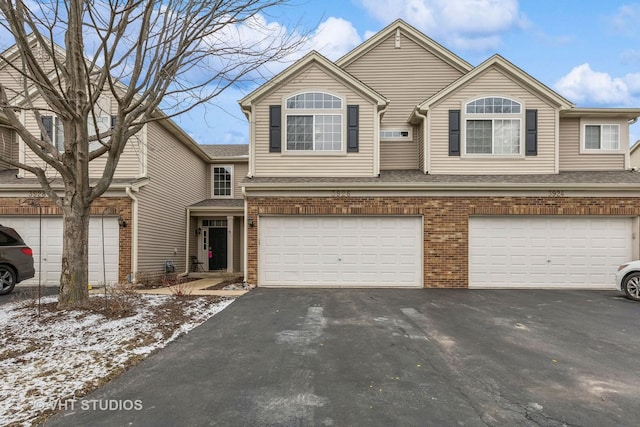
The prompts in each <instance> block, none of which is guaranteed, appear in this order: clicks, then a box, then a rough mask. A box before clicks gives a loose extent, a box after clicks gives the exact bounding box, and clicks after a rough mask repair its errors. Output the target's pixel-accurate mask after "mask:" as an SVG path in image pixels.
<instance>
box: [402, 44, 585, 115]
mask: <svg viewBox="0 0 640 427" xmlns="http://www.w3.org/2000/svg"><path fill="white" fill-rule="evenodd" d="M492 68H497V69H499V70H500V71H502V72H504V73H505V74H507V75H508V76H510V77H512V78H513V79H515V80H516V81H518V82H519V83H520V84H522V85H523V86H525V87H527V88H528V89H529V90H531V91H533V92H534V93H537V94H538V95H540V96H542V97H543V98H545V99H547V100H548V101H550V102H551V103H553V104H555V105H556V106H558V107H559V108H560V109H562V110H566V109H570V108H574V107H575V106H574V104H573V103H572V102H571V101H569V100H567V99H566V98H565V97H563V96H562V95H560V94H559V93H557V92H555V91H554V90H552V89H551V88H549V87H548V86H546V85H544V84H543V83H541V82H540V81H538V80H536V79H535V78H533V77H531V76H530V75H529V74H528V73H526V72H525V71H523V70H522V69H521V68H519V67H517V66H515V65H513V64H512V63H511V62H509V61H507V60H506V59H504V58H503V57H502V56H500V55H498V54H495V55H493V56H492V57H490V58H489V59H487V60H486V61H484V62H483V63H482V64H480V65H478V66H477V67H476V68H474V69H473V70H472V71H470V72H469V73H467V74H465V75H464V76H462V77H460V78H459V79H457V80H456V81H454V82H453V83H451V84H450V85H449V86H447V87H445V88H444V89H442V90H441V91H440V92H438V93H436V94H434V95H433V96H431V97H430V98H428V99H426V100H425V101H423V102H422V103H420V104H418V106H417V107H416V109H417V110H420V111H427V110H428V109H429V107H430V106H432V105H433V104H435V103H437V102H438V101H440V100H442V99H444V98H446V97H447V96H448V95H450V94H451V93H452V92H454V91H455V90H457V89H459V88H461V87H463V86H464V85H466V84H467V83H469V82H471V81H472V80H474V79H476V78H477V77H479V76H480V75H482V74H483V73H485V72H486V71H487V70H489V69H492ZM412 117H413V114H412Z"/></svg>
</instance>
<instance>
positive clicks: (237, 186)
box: [233, 162, 249, 199]
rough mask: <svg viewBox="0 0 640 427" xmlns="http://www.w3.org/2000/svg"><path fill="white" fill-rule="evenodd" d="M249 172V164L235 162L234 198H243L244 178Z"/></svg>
mask: <svg viewBox="0 0 640 427" xmlns="http://www.w3.org/2000/svg"><path fill="white" fill-rule="evenodd" d="M247 172H249V164H248V163H246V162H244V163H234V164H233V198H234V199H242V180H243V179H245V178H246V177H247Z"/></svg>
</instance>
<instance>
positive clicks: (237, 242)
mask: <svg viewBox="0 0 640 427" xmlns="http://www.w3.org/2000/svg"><path fill="white" fill-rule="evenodd" d="M243 219H244V218H242V217H235V218H234V219H233V271H242V264H243V263H242V253H243V250H242V243H243V242H244V239H243V238H242V231H243V230H244V224H243Z"/></svg>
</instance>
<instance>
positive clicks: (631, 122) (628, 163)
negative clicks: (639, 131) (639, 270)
mask: <svg viewBox="0 0 640 427" xmlns="http://www.w3.org/2000/svg"><path fill="white" fill-rule="evenodd" d="M637 122H638V118H637V117H635V118H633V119H630V120H627V124H628V126H627V146H630V145H631V141H629V137H630V136H631V131H630V129H629V128H630V127H631V126H632V125H634V124H636V123H637ZM624 168H625V169H626V170H629V169H631V155H630V153H629V150H627V151H626V154H625V156H624ZM634 259H635V258H634Z"/></svg>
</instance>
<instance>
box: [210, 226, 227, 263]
mask: <svg viewBox="0 0 640 427" xmlns="http://www.w3.org/2000/svg"><path fill="white" fill-rule="evenodd" d="M226 269H227V229H226V228H209V270H226Z"/></svg>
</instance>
